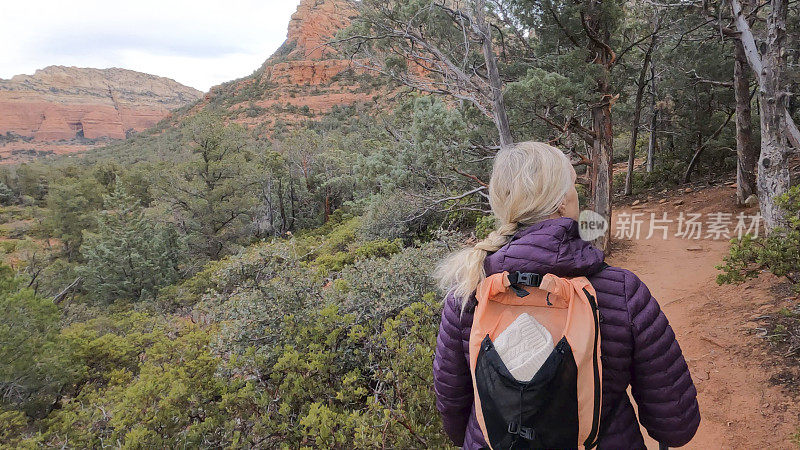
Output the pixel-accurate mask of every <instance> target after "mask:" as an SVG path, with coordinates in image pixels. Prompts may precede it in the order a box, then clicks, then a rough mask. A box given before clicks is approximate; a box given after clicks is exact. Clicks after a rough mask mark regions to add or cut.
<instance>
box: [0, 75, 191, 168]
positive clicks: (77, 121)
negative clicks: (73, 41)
mask: <svg viewBox="0 0 800 450" xmlns="http://www.w3.org/2000/svg"><path fill="white" fill-rule="evenodd" d="M201 97H202V92H200V91H198V90H197V89H194V88H191V87H188V86H184V85H182V84H180V83H178V82H176V81H174V80H171V79H169V78H164V77H158V76H155V75H149V74H146V73H141V72H135V71H132V70H126V69H119V68H111V69H91V68H78V67H64V66H49V67H46V68H44V69H40V70H37V71H36V72H35V73H34V74H33V75H16V76H14V77H12V78H11V79H10V80H4V79H0V135H4V136H6V137H9V136H14V137H18V138H32V140H28V141H26V142H25V143H24V147H25V148H31V147H33V148H36V147H41V146H42V145H44V144H46V143H53V142H55V141H75V142H72V143H73V144H75V145H76V148H75V149H76V150H81V149H85V148H86V147H87V146H88V145H87V144H88V142H87V141H91V140H98V139H105V138H107V139H124V138H125V137H126V135H128V134H130V133H131V132H136V131H142V130H145V129H147V128H149V127H151V126H153V125H154V124H156V123H157V122H158V121H159V120H161V119H163V118H164V117H165V116H167V115H168V114H169V113H170V110H172V109H175V108H179V107H181V106H185V105H187V104H189V103H192V102H194V101H196V100H198V99H199V98H201ZM9 140H10V141H12V142H8V141H9ZM20 142H21V139H16V140H13V139H10V138H9V139H6V140H5V141H3V142H2V143H1V144H2V147H0V152H1V153H2V154H3V155H2V156H7V155H6V154H8V153H10V152H11V150H18V149H16V148H14V144H15V143H20ZM62 144H64V143H63V142H62ZM59 147H63V145H61V146H59ZM62 150H63V149H62ZM22 153H26V152H22ZM27 153H29V152H27ZM17 154H20V152H17ZM12 159H13V158H12Z"/></svg>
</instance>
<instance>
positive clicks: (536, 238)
mask: <svg viewBox="0 0 800 450" xmlns="http://www.w3.org/2000/svg"><path fill="white" fill-rule="evenodd" d="M603 258H604V255H603V252H602V251H600V250H598V249H597V248H595V247H594V246H593V245H592V244H591V243H589V242H586V241H584V240H583V239H581V238H580V236H579V234H578V222H576V221H574V220H573V219H570V218H567V217H559V218H557V219H547V220H543V221H541V222H537V223H535V224H532V225H529V226H527V227H525V228H521V229H519V230H518V231H517V232H516V234H514V236H513V237H512V238H511V240H510V241H509V242H508V243H507V244H506V245H504V246H503V247H501V248H500V249H498V250H497V251H496V252H494V253H492V254H490V255H488V256H487V257H486V260H485V261H484V268H485V269H486V274H487V275H491V274H493V273H498V272H502V271H504V270H505V271H509V272H513V271H520V272H536V273H541V274H545V273H552V274H554V275H556V276H589V275H592V274H594V273H596V272H598V271H599V270H601V269H602V267H603Z"/></svg>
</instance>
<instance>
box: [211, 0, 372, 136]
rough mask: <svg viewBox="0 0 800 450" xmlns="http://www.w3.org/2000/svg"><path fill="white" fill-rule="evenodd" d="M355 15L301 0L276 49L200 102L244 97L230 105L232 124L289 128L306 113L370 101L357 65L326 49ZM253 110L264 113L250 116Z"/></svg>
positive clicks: (338, 6) (327, 0)
mask: <svg viewBox="0 0 800 450" xmlns="http://www.w3.org/2000/svg"><path fill="white" fill-rule="evenodd" d="M355 14H356V12H355V11H354V10H353V9H352V7H351V4H350V2H347V1H344V0H301V1H300V4H299V6H298V7H297V11H296V12H295V13H294V14H293V15H292V19H291V21H290V22H289V25H288V31H287V34H286V41H285V42H284V43H283V45H282V46H281V48H280V49H278V50H277V51H276V52H275V54H274V55H272V56H270V57H269V58H268V59H267V60H266V61H265V62H264V64H263V65H262V66H261V68H260V69H259V70H257V71H256V73H254V74H253V75H251V76H248V77H245V78H242V79H240V80H236V81H233V82H230V83H226V84H224V85H221V86H216V87H214V88H212V89H211V92H210V93H209V94H207V95H206V98H205V101H206V102H211V101H215V102H216V103H217V104H221V103H224V100H225V99H226V98H231V97H237V98H239V99H241V98H242V97H244V99H243V100H240V101H239V102H238V103H236V104H233V105H232V106H230V109H231V110H232V112H233V116H234V117H235V119H234V120H236V121H237V122H240V123H244V124H247V125H254V124H258V123H262V124H267V125H269V124H273V123H275V121H276V120H280V121H282V122H283V123H286V124H288V125H290V126H291V125H293V124H296V123H299V122H302V121H305V120H308V118H309V115H308V114H311V116H312V117H313V116H314V115H316V114H324V113H326V112H328V111H330V110H331V108H333V107H335V106H342V105H351V104H354V103H365V102H370V101H372V99H373V97H375V96H376V95H378V94H379V90H380V89H379V88H376V87H375V86H371V85H364V84H362V81H363V80H362V79H361V78H360V77H359V76H358V75H360V74H363V73H365V70H364V69H362V68H361V66H360V65H359V64H358V63H359V61H356V62H355V63H354V62H353V61H351V60H350V59H349V58H347V57H345V56H343V55H341V54H339V53H338V52H337V51H336V50H335V49H334V48H332V47H331V46H329V45H326V44H327V43H328V42H329V41H330V40H331V39H332V38H334V37H335V36H336V33H338V32H339V31H340V30H342V29H344V28H346V27H347V26H348V25H349V24H350V22H351V20H352V17H354V15H355ZM368 84H371V83H368ZM259 87H260V88H259ZM253 106H256V107H259V108H264V109H263V110H262V111H260V112H259V111H255V110H253ZM303 107H308V108H309V110H310V112H309V113H307V114H305V115H303V114H298V113H297V110H296V108H303ZM236 112H239V114H238V115H237V114H236Z"/></svg>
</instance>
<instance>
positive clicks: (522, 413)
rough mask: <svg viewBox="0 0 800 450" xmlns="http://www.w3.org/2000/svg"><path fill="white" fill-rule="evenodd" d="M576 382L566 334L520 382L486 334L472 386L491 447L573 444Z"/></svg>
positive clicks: (546, 447)
mask: <svg viewBox="0 0 800 450" xmlns="http://www.w3.org/2000/svg"><path fill="white" fill-rule="evenodd" d="M577 382H578V367H577V365H576V364H575V358H574V357H573V355H572V348H571V347H570V345H569V342H567V339H566V338H565V337H562V338H561V340H560V341H558V343H557V344H556V346H555V348H554V349H553V351H552V352H551V353H550V355H549V356H548V358H547V360H546V361H545V362H544V364H543V365H542V367H541V368H540V369H539V371H538V372H536V374H535V375H534V376H533V378H532V379H531V380H529V381H527V382H521V381H518V380H516V379H515V378H514V377H513V376H512V375H511V373H510V372H509V371H508V368H507V367H506V366H505V364H504V363H503V361H502V359H501V358H500V355H499V354H498V353H497V351H496V350H495V348H494V344H493V343H492V341H491V339H489V335H486V337H485V338H484V339H483V341H482V342H481V347H480V350H479V351H478V357H477V361H476V364H475V384H476V388H477V390H478V396H479V397H480V404H481V410H482V412H483V419H484V423H485V424H486V432H487V434H488V438H489V443H490V444H491V446H492V448H495V449H510V448H514V449H551V448H559V449H563V448H577V446H576V443H577V442H578V389H577Z"/></svg>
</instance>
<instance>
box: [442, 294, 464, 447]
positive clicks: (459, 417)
mask: <svg viewBox="0 0 800 450" xmlns="http://www.w3.org/2000/svg"><path fill="white" fill-rule="evenodd" d="M460 303H461V301H460V300H459V299H456V298H455V297H453V295H452V294H448V296H447V298H446V299H445V302H444V310H443V311H442V322H441V324H440V325H439V336H438V337H437V339H436V356H435V358H434V360H433V387H434V390H435V392H436V409H438V410H439V413H440V414H441V415H442V423H443V424H444V430H445V432H446V433H447V435H448V436H449V437H450V439H451V440H452V441H453V443H454V444H455V445H457V446H461V445H463V443H464V433H465V432H466V428H467V422H468V421H469V416H470V412H471V411H472V395H473V394H472V377H471V375H470V373H469V366H468V364H467V358H466V355H465V354H464V347H463V339H462V336H463V335H462V332H463V330H462V326H461V321H462V320H464V319H465V318H462V317H461V304H460ZM465 316H466V314H465Z"/></svg>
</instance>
